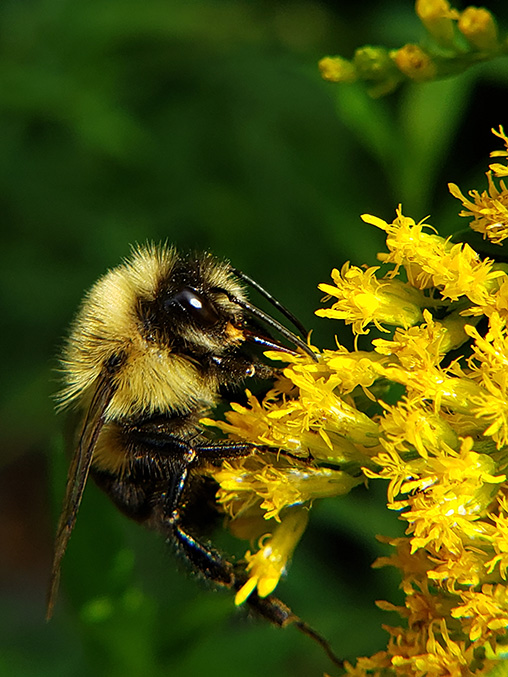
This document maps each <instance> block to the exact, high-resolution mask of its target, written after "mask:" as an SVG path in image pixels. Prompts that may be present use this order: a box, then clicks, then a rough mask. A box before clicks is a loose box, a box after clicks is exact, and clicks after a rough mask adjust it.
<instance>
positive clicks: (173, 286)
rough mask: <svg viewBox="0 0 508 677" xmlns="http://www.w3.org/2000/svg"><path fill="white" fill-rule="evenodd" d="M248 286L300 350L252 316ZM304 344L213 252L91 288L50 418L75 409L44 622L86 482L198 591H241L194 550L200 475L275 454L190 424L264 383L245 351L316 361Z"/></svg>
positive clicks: (149, 251)
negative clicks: (183, 570) (191, 576)
mask: <svg viewBox="0 0 508 677" xmlns="http://www.w3.org/2000/svg"><path fill="white" fill-rule="evenodd" d="M247 287H251V288H253V289H254V290H255V291H257V292H258V293H259V294H261V295H262V296H264V297H265V298H266V299H267V300H268V301H269V302H270V303H271V305H272V306H273V307H275V308H276V309H277V310H278V311H280V312H281V313H282V314H283V315H284V316H285V318H286V320H289V322H291V324H293V326H294V327H295V328H296V330H297V331H298V332H299V333H300V334H301V335H302V337H303V338H302V337H300V336H298V335H297V334H295V333H294V332H293V331H291V330H289V329H288V328H287V327H286V326H285V325H284V324H282V323H281V322H279V321H278V320H276V319H275V318H273V317H272V315H270V314H267V313H265V312H264V311H263V310H261V309H259V308H258V307H257V306H255V305H253V304H252V303H251V302H250V301H249V300H248V298H247V293H246V288H247ZM273 332H276V333H277V334H278V335H279V336H280V337H281V338H274V337H273V336H272V333H273ZM305 336H306V333H305V330H304V329H303V327H302V325H301V324H300V323H299V322H298V320H297V319H296V318H295V317H294V316H293V315H292V314H291V313H290V312H289V311H288V310H287V309H285V308H284V307H283V306H282V305H281V304H280V303H279V302H278V301H277V300H276V299H274V298H273V297H272V296H271V295H270V294H269V293H268V292H266V291H265V290H264V289H263V288H262V287H261V286H260V285H259V284H257V283H256V282H255V281H254V280H252V279H251V278H249V277H248V276H246V275H244V274H243V273H241V272H240V271H238V270H236V269H234V268H233V267H232V266H231V265H230V264H229V263H228V262H226V261H221V260H219V259H217V258H215V257H214V256H212V255H211V254H209V253H204V254H192V255H185V256H184V255H181V254H180V253H178V252H177V251H176V250H175V249H174V248H172V247H169V246H166V245H155V244H148V245H146V246H143V247H138V248H135V249H134V250H133V253H132V255H131V257H130V258H129V259H127V260H125V261H124V262H123V263H122V264H121V265H119V266H118V267H117V268H114V269H112V270H110V271H108V272H107V273H106V274H105V275H104V276H103V277H101V278H100V279H99V280H98V281H97V282H96V284H95V285H94V286H93V287H92V288H91V290H90V291H89V292H88V293H87V294H86V295H85V298H84V300H83V303H82V305H81V308H80V309H79V311H78V314H77V316H76V318H75V320H74V322H73V324H72V326H71V331H70V335H69V338H68V340H67V342H66V345H65V348H64V351H63V356H62V362H61V364H62V372H63V380H64V385H63V388H62V391H61V393H60V395H59V406H60V408H67V407H70V406H72V407H75V408H77V409H78V410H79V412H80V415H81V427H80V429H79V431H78V434H77V443H76V447H75V450H74V453H73V455H72V458H71V462H70V466H69V471H68V477H67V484H66V490H65V496H64V500H63V507H62V512H61V516H60V520H59V524H58V527H57V533H56V539H55V549H54V559H53V566H52V571H51V579H50V587H49V591H48V606H47V617H48V619H49V618H50V617H51V615H52V613H53V608H54V603H55V600H56V595H57V591H58V587H59V579H60V569H61V563H62V558H63V555H64V553H65V550H66V548H67V545H68V542H69V538H70V536H71V533H72V530H73V528H74V525H75V523H76V518H77V514H78V510H79V506H80V504H81V500H82V497H83V492H84V489H85V485H86V482H87V480H88V477H89V476H91V477H92V478H93V479H94V481H95V483H96V484H97V485H98V486H99V487H100V488H101V489H102V490H103V491H105V492H106V493H107V494H108V496H109V497H110V499H111V500H112V501H113V503H114V504H115V505H116V506H117V508H118V509H119V510H120V511H122V512H123V513H124V514H125V515H127V516H128V517H130V518H131V519H134V520H136V521H137V522H139V523H141V524H143V525H144V526H146V527H148V528H150V529H154V530H156V531H158V532H160V533H162V534H163V535H164V536H165V537H166V538H167V539H168V540H169V541H171V542H172V543H174V544H175V546H176V547H177V549H178V550H179V551H180V553H181V554H182V555H183V557H184V558H185V559H186V560H187V561H188V563H189V564H190V566H191V567H192V568H194V569H195V570H196V571H198V572H199V573H201V574H202V576H204V577H205V578H206V579H208V580H209V581H211V582H212V583H215V584H217V585H219V586H223V587H227V588H230V589H232V590H239V589H240V588H241V587H242V585H243V584H244V583H245V581H246V575H245V573H242V572H241V571H239V570H238V567H235V565H234V564H232V563H231V562H229V561H228V559H226V558H225V557H224V556H223V555H222V554H221V553H219V552H217V551H216V550H215V549H214V548H213V547H212V546H210V545H209V544H208V543H207V542H206V541H204V540H202V539H201V534H200V524H197V523H196V522H199V521H201V522H203V523H205V522H208V521H210V515H209V513H210V512H211V513H213V514H215V513H217V515H218V513H219V510H218V508H217V506H211V505H210V504H211V501H210V500H208V498H205V499H203V492H205V491H207V492H208V493H207V496H209V495H210V482H212V480H211V478H210V477H205V474H206V473H204V472H203V469H204V468H206V467H207V466H210V465H212V466H220V465H221V464H222V462H223V461H226V460H228V459H233V458H239V457H245V456H249V455H252V454H260V453H263V454H269V453H272V454H273V450H268V449H264V448H262V447H258V446H255V445H252V444H239V443H236V442H228V441H221V442H213V441H210V440H209V439H208V438H207V436H206V435H205V434H204V432H203V430H202V429H201V426H200V423H199V421H200V419H201V418H203V417H204V415H205V414H208V413H209V412H210V410H211V409H213V407H215V406H216V405H217V404H218V403H219V401H221V399H223V398H224V392H225V391H227V392H228V393H231V392H232V391H234V390H235V389H238V388H240V387H241V386H242V384H243V383H244V382H245V381H246V380H247V379H249V378H252V377H254V376H257V377H260V378H269V377H272V376H273V375H274V370H273V368H272V367H270V366H268V365H267V364H266V363H265V362H264V360H263V359H262V357H260V356H259V349H258V350H257V351H256V350H255V346H258V347H261V348H262V349H263V348H264V349H275V350H282V351H285V352H288V353H293V354H295V353H296V352H297V351H300V352H304V353H307V354H308V355H310V356H311V357H312V358H313V359H316V356H315V354H314V353H313V351H312V350H311V349H310V348H309V346H308V345H307V343H306V342H305V340H304V338H305ZM282 339H284V341H282ZM286 343H289V346H290V347H288V346H287V345H286ZM228 397H229V398H230V397H231V394H230V395H228ZM279 453H282V454H284V453H285V452H284V450H280V451H279ZM213 491H214V489H213V487H212V494H211V495H212V496H213ZM196 516H197V517H196ZM212 517H213V515H212ZM247 603H248V604H249V606H250V607H251V608H252V609H253V610H254V611H256V612H257V613H258V614H260V615H261V616H263V617H264V618H266V619H267V620H269V621H270V622H272V623H274V624H275V625H278V626H281V627H283V626H285V625H288V624H290V623H294V624H295V625H296V626H297V627H298V628H299V629H300V630H302V632H304V633H305V634H307V635H309V636H311V637H312V638H313V639H315V640H316V641H318V642H319V643H320V644H321V646H322V647H323V648H324V649H325V651H326V652H327V653H328V655H329V656H330V658H332V660H334V661H335V662H337V663H338V664H340V661H337V659H336V658H335V656H334V655H333V652H332V651H331V650H330V647H329V646H328V643H327V642H326V640H324V639H323V638H322V637H320V636H319V635H318V634H317V633H316V632H315V631H314V630H312V628H310V627H309V626H308V625H307V624H306V623H304V622H303V621H302V620H301V619H299V618H298V617H297V616H296V615H295V614H294V613H293V612H292V611H291V610H290V609H289V608H288V607H287V606H286V605H285V604H283V603H282V602H281V601H280V600H278V599H277V598H275V597H273V596H271V595H270V596H268V597H265V598H261V597H259V596H258V595H257V593H256V592H255V591H254V592H253V593H252V594H251V595H250V596H249V598H248V600H247Z"/></svg>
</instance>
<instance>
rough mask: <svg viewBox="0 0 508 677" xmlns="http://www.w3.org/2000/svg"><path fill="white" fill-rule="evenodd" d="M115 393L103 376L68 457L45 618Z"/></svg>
mask: <svg viewBox="0 0 508 677" xmlns="http://www.w3.org/2000/svg"><path fill="white" fill-rule="evenodd" d="M113 393H114V387H113V384H112V379H111V378H110V377H109V378H108V375H105V376H103V377H102V378H101V379H100V381H99V383H98V385H97V387H96V389H95V393H94V395H93V397H92V401H91V403H90V406H89V408H88V411H87V414H86V417H85V420H84V423H83V429H82V431H81V435H80V438H79V442H78V446H77V448H76V451H75V452H74V455H73V457H72V460H71V464H70V466H69V472H68V474H67V485H66V488H65V498H64V502H63V506H62V512H61V513H60V519H59V521H58V529H57V532H56V537H55V546H54V552H53V566H52V568H51V578H50V583H49V588H48V596H47V608H46V620H49V619H50V618H51V616H52V615H53V606H54V604H55V600H56V595H57V592H58V586H59V583H60V565H61V562H62V557H63V556H64V553H65V550H66V549H67V544H68V543H69V538H70V537H71V533H72V530H73V528H74V525H75V523H76V517H77V514H78V510H79V506H80V503H81V499H82V498H83V491H84V489H85V485H86V480H87V478H88V473H89V471H90V466H91V464H92V458H93V452H94V449H95V445H96V444H97V439H98V437H99V434H100V432H101V429H102V426H103V425H104V414H105V411H106V409H107V406H108V404H109V403H110V401H111V397H112V395H113Z"/></svg>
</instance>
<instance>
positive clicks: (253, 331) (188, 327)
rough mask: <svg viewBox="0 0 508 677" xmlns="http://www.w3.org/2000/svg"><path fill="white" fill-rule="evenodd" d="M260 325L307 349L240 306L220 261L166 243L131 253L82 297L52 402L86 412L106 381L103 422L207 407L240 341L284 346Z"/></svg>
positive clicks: (240, 294)
mask: <svg viewBox="0 0 508 677" xmlns="http://www.w3.org/2000/svg"><path fill="white" fill-rule="evenodd" d="M246 279H247V281H248V282H250V280H249V279H248V278H246ZM260 322H261V323H265V324H268V325H271V326H272V327H274V328H275V329H276V330H277V331H278V332H279V333H281V334H282V335H283V336H285V337H286V338H287V339H288V340H289V341H290V342H291V343H293V345H298V346H299V347H300V348H302V349H303V350H306V351H307V352H310V349H309V348H308V347H307V346H306V345H305V344H304V343H303V342H302V340H301V339H299V338H297V337H296V336H295V335H294V334H293V333H292V332H290V331H289V330H288V329H286V328H285V327H284V326H283V325H281V324H280V323H278V322H277V321H275V320H273V319H272V318H271V317H270V316H269V315H266V314H265V313H263V312H262V311H260V310H258V309H257V308H256V307H255V306H252V305H251V304H250V303H249V302H248V301H247V298H246V296H245V292H244V288H243V285H242V281H241V279H240V274H239V273H238V271H235V270H233V269H232V268H231V266H230V265H229V264H228V263H226V262H222V261H219V260H217V259H216V258H214V257H213V256H211V255H210V254H202V255H196V256H187V257H182V256H180V255H179V254H177V252H176V251H175V250H174V249H173V248H169V247H165V246H155V245H148V246H146V247H142V248H138V249H136V250H135V251H134V253H133V255H132V257H131V258H130V259H128V260H127V261H125V262H124V263H123V264H122V265H120V266H118V267H117V268H114V269H113V270H110V271H109V272H108V273H106V275H104V276H103V277H102V278H100V279H99V281H98V282H97V283H96V284H95V285H94V287H92V289H91V290H90V292H89V293H88V294H87V295H86V297H85V299H84V302H83V305H82V307H81V309H80V311H79V313H78V315H77V318H76V320H75V322H74V325H73V327H72V331H71V335H70V338H69V340H68V342H67V345H66V348H65V351H64V356H63V360H62V366H63V372H64V377H65V387H64V389H63V391H62V393H61V395H60V402H61V404H62V406H64V405H66V404H67V403H71V402H76V403H78V404H79V405H82V406H85V407H86V406H87V405H88V403H89V402H90V399H91V398H92V397H93V394H94V392H95V391H96V390H97V388H98V387H99V384H103V383H104V382H106V381H107V382H108V384H109V387H108V391H109V392H110V393H111V395H110V401H109V404H108V406H107V408H106V410H105V413H104V418H105V420H106V421H108V420H119V419H127V418H136V417H143V416H151V415H153V414H157V413H161V414H166V413H171V412H173V413H185V412H189V411H193V410H197V409H206V408H207V407H209V406H213V405H214V404H215V403H216V401H217V398H218V390H219V385H220V383H224V382H227V375H226V374H225V373H223V374H221V373H220V368H222V369H223V371H225V369H226V366H223V367H220V366H219V365H221V364H222V365H226V364H227V362H228V361H227V360H223V358H224V357H228V356H231V355H232V354H234V353H235V352H236V351H238V349H239V348H240V347H241V346H242V345H243V344H245V343H260V344H261V345H263V346H264V347H265V348H275V349H281V350H289V349H288V348H284V346H283V345H282V344H280V343H279V342H278V341H276V340H275V339H272V338H270V337H269V336H266V335H265V333H264V332H263V331H261V330H260V329H259V323H260ZM289 352H294V351H291V350H289ZM311 354H312V353H311Z"/></svg>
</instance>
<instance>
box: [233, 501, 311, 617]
mask: <svg viewBox="0 0 508 677" xmlns="http://www.w3.org/2000/svg"><path fill="white" fill-rule="evenodd" d="M307 521H308V513H307V511H306V510H304V509H301V508H299V509H298V508H296V509H295V508H293V509H292V510H288V511H287V512H286V514H285V516H284V519H283V520H282V521H281V522H280V524H279V525H278V526H277V527H276V529H275V530H274V532H273V534H267V535H266V536H264V537H262V538H261V539H260V541H259V550H258V552H257V553H256V554H254V555H252V554H251V553H250V551H249V552H247V553H246V555H245V559H246V560H247V567H246V570H247V572H248V573H249V579H248V581H247V582H246V583H245V584H244V585H243V586H242V587H241V588H240V590H239V591H238V592H237V593H236V597H235V604H243V602H245V600H246V599H247V598H248V597H249V595H250V594H251V593H252V592H253V591H254V590H255V589H256V588H257V590H258V594H259V596H260V597H266V596H267V595H269V594H270V593H272V592H273V591H274V590H275V588H276V587H277V583H278V582H279V579H280V577H281V576H282V575H283V574H284V572H285V570H286V565H287V563H288V561H289V560H290V559H291V556H292V554H293V551H294V549H295V547H296V545H297V543H298V541H299V540H300V538H301V536H302V534H303V532H304V531H305V527H306V526H307Z"/></svg>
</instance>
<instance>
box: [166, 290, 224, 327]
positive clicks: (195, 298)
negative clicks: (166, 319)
mask: <svg viewBox="0 0 508 677" xmlns="http://www.w3.org/2000/svg"><path fill="white" fill-rule="evenodd" d="M164 307H165V309H166V310H167V311H169V312H174V311H175V310H176V309H178V310H182V311H183V312H184V313H186V314H187V315H188V316H189V317H191V318H192V319H193V320H194V321H195V322H196V323H198V324H200V325H205V326H212V325H213V324H216V323H217V322H218V321H219V316H218V314H217V311H216V309H215V308H214V306H213V305H212V303H211V302H210V301H209V300H208V299H207V298H206V297H205V296H204V295H202V294H199V293H198V292H197V291H196V290H195V289H191V288H190V287H185V288H184V289H182V290H181V291H179V292H177V293H176V294H175V295H174V296H171V298H169V299H167V300H166V301H165V302H164Z"/></svg>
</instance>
